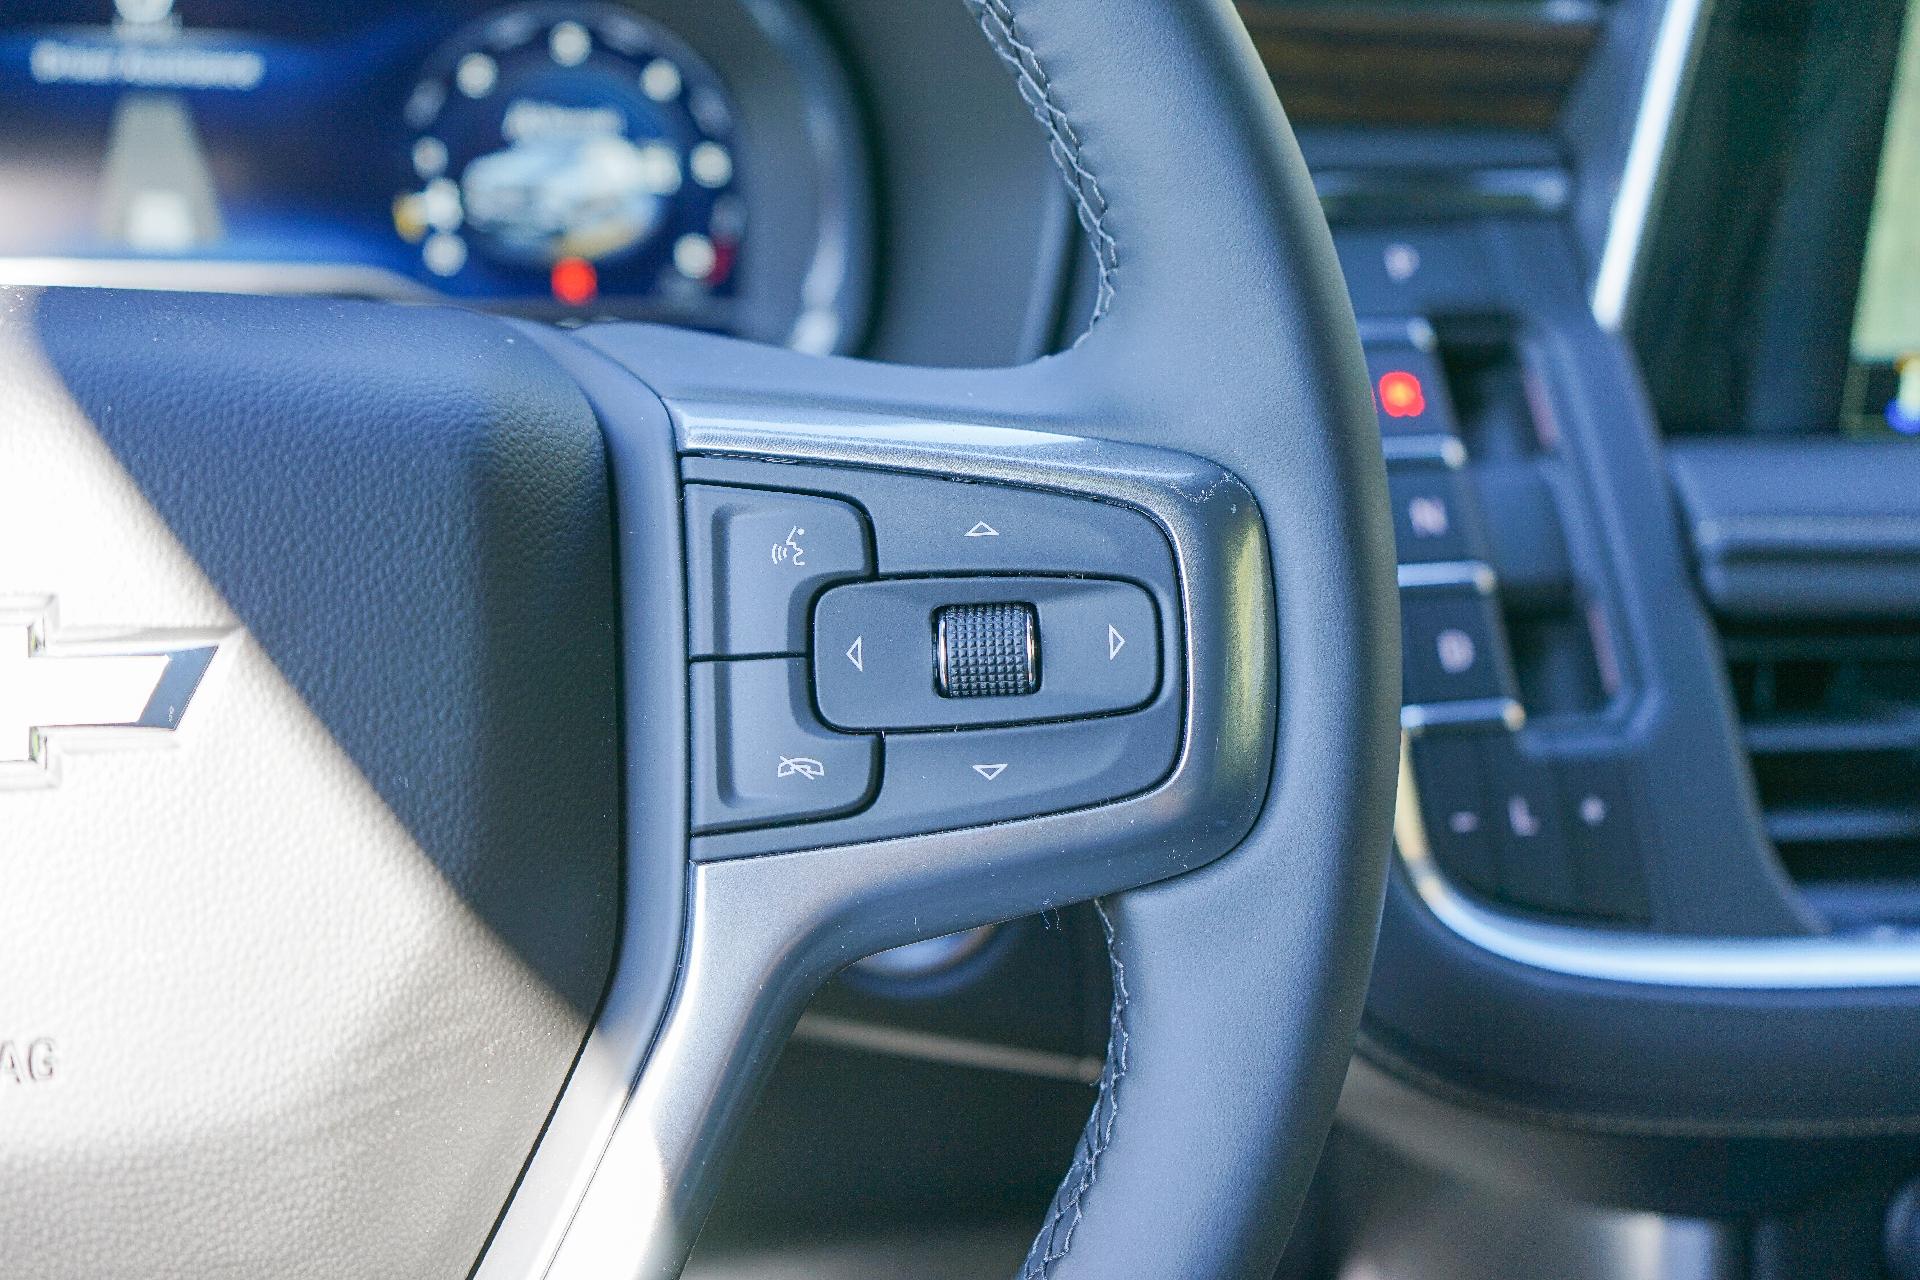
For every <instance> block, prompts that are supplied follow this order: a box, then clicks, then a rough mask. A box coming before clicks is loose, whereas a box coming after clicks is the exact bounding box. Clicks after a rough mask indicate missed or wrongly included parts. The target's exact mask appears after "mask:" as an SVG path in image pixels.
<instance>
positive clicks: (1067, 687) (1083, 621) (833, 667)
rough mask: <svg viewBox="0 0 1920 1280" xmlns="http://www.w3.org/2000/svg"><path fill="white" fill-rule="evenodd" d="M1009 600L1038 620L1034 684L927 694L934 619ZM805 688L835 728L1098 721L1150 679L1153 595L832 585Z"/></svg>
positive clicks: (975, 581)
mask: <svg viewBox="0 0 1920 1280" xmlns="http://www.w3.org/2000/svg"><path fill="white" fill-rule="evenodd" d="M1007 601H1014V602H1018V603H1019V604H1020V605H1023V606H1024V607H1026V608H1028V609H1030V610H1032V611H1033V613H1034V614H1035V615H1037V617H1038V619H1039V637H1038V644H1037V646H1036V650H1035V657H1036V660H1037V663H1038V667H1039V685H1038V687H1037V688H1035V689H1034V690H1033V691H1032V692H1030V693H1020V694H1002V695H999V696H987V697H969V698H954V697H948V696H943V695H942V693H941V691H940V688H939V680H938V668H939V665H940V658H939V647H940V646H939V631H938V615H940V614H941V613H942V612H943V611H944V610H945V609H948V608H951V607H954V606H962V607H965V606H969V605H976V604H997V603H1003V602H1007ZM813 626H814V649H813V669H814V690H815V693H816V695H817V696H818V698H819V701H820V715H821V718H822V719H824V720H825V721H826V722H827V723H828V724H830V725H834V726H836V727H838V728H842V729H944V728H958V727H960V726H963V725H982V724H1016V723H1021V722H1025V721H1033V720H1065V719H1071V718H1073V717H1076V716H1092V715H1103V714H1106V713H1109V712H1114V711H1126V710H1131V709H1133V708H1135V707H1140V706H1144V705H1145V704H1146V703H1147V702H1148V701H1149V700H1150V699H1151V698H1152V697H1153V694H1154V690H1155V688H1156V687H1157V686H1158V685H1159V682H1160V644H1159V626H1158V622H1157V619H1156V618H1155V611H1154V607H1153V597H1152V596H1150V595H1149V594H1148V593H1147V592H1146V591H1145V590H1144V589H1143V588H1141V587H1138V586H1135V585H1134V584H1133V583H1130V582H1114V581H1109V580H1103V579H1088V578H1037V577H1035V578H1029V577H1006V578H1000V577H970V578H890V579H882V580H880V581H877V582H856V583H849V584H846V585H843V586H837V587H833V588H832V589H830V590H828V591H827V592H826V593H825V594H824V595H822V596H821V597H820V603H819V605H818V607H817V608H816V609H815V610H814V623H813Z"/></svg>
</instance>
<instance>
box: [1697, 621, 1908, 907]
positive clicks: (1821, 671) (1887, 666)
mask: <svg viewBox="0 0 1920 1280" xmlns="http://www.w3.org/2000/svg"><path fill="white" fill-rule="evenodd" d="M1724 639H1725V645H1726V653H1727V659H1728V662H1729V665H1730V668H1731V673H1732V678H1733V688H1734V694H1735V697H1736V699H1737V702H1738V706H1739V710H1740V716H1741V720H1742V724H1743V728H1744V731H1745V735H1746V744H1747V750H1748V752H1749V753H1750V755H1751V756H1752V760H1753V775H1754V782H1755V784H1756V786H1757V787H1758V789H1759V794H1760V803H1761V807H1762V809H1763V810H1764V813H1765V818H1766V826H1767V833H1768V835H1769V836H1770V837H1771V838H1772V840H1773V843H1774V845H1775V847H1776V848H1778V850H1779V852H1780V857H1781V860H1782V862H1783V863H1784V864H1785V865H1786V868H1787V871H1788V873H1789V874H1790V875H1791V876H1792V877H1793V878H1794V880H1795V881H1796V882H1798V884H1799V885H1800V887H1801V888H1802V890H1803V891H1804V892H1805V893H1806V895H1807V898H1808V900H1809V902H1810V903H1811V904H1812V905H1813V906H1814V907H1815V908H1816V909H1817V910H1819V911H1820V912H1821V913H1822V914H1823V915H1825V916H1826V917H1827V919H1828V920H1829V922H1830V923H1831V924H1832V925H1833V926H1834V927H1835V928H1836V929H1859V928H1873V927H1878V926H1890V925H1920V627H1916V626H1914V625H1912V624H1902V625H1892V624H1884V625H1871V624H1860V623H1849V624H1846V625H1845V626H1844V627H1842V626H1841V625H1839V624H1834V625H1833V626H1831V627H1826V626H1820V625H1817V624H1809V625H1804V626H1798V627H1794V628H1790V629H1789V628H1753V627H1743V628H1730V629H1729V630H1728V631H1727V632H1726V634H1725V636H1724Z"/></svg>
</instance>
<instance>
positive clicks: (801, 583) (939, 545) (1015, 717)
mask: <svg viewBox="0 0 1920 1280" xmlns="http://www.w3.org/2000/svg"><path fill="white" fill-rule="evenodd" d="M682 474H683V478H684V479H685V481H686V482H687V488H686V493H687V495H688V507H687V510H688V520H687V536H688V542H689V547H688V557H687V560H688V565H689V572H690V573H691V574H692V575H693V579H692V581H690V582H689V584H688V589H689V595H690V597H691V599H692V602H693V613H694V622H693V626H692V634H691V635H690V637H689V639H690V644H691V652H692V654H693V656H694V658H695V661H694V663H693V667H692V702H693V719H694V725H693V749H694V795H693V824H694V831H695V838H694V841H693V852H694V856H695V857H696V858H698V859H703V860H705V859H713V858H728V857H739V856H747V855H751V854H760V853H772V852H781V851H787V850H794V849H805V848H817V847H821V846H826V845H834V844H849V843H856V842H860V841H868V840H878V839H886V838H892V837H899V836H908V835H916V834H923V833H929V832H934V831H942V830H952V829H954V828H958V827H967V826H975V825H983V824H987V823H995V822H1004V821H1009V820H1013V819H1018V818H1024V817H1032V816H1036V815H1040V814H1046V813H1055V812H1060V811H1064V810H1070V809H1077V808H1084V807H1087V806H1090V805H1097V804H1102V803H1106V802H1109V801H1114V800H1119V799H1123V798H1125V797H1127V796H1131V795H1135V794H1138V793H1139V792H1141V791H1144V790H1147V789H1149V788H1151V787H1152V786H1154V785H1155V784H1156V783H1157V782H1159V781H1160V780H1161V779H1163V778H1165V777H1166V776H1167V774H1168V773H1169V772H1171V770H1172V768H1173V765H1174V761H1175V757H1176V755H1177V752H1178V749H1179V744H1180V734H1181V728H1182V724H1183V714H1184V713H1183V707H1182V698H1181V694H1182V680H1181V667H1180V663H1179V661H1178V655H1179V653H1180V652H1181V648H1180V645H1181V636H1180V614H1179V590H1178V580H1177V578H1176V576H1175V573H1174V562H1173V554H1172V549H1171V547H1170V546H1169V545H1168V543H1167V540H1166V537H1165V535H1164V534H1163V533H1162V532H1161V530H1160V527H1159V526H1158V525H1157V524H1156V523H1155V522H1154V521H1152V520H1151V519H1150V518H1148V517H1147V516H1145V515H1144V514H1142V513H1140V512H1138V511H1135V510H1133V509H1131V508H1128V507H1123V506H1120V505H1117V504H1114V503H1110V502H1104V501H1099V500H1096V499H1090V498H1083V497H1076V496H1071V495H1067V494H1058V493H1050V492H1041V491H1036V490H1028V489H1020V488H1014V487H1010V486H1001V485H994V484H983V483H970V482H962V481H956V480H948V479H944V478H939V477H932V476H920V475H908V474H903V473H895V472H884V471H874V470H864V469H856V468H841V467H823V466H813V465H801V464H786V463H769V462H757V461H749V460H742V459H731V458H703V457H695V458H687V459H684V460H683V463H682ZM795 529H798V530H801V532H798V533H792V531H793V530H795ZM790 533H792V537H791V538H789V534H790ZM762 544H765V545H762ZM783 548H784V550H785V551H786V553H787V554H786V555H784V556H783V555H782V554H781V553H782V549H783ZM797 560H799V561H802V562H799V563H796V561H797ZM981 607H986V608H991V609H993V610H997V611H998V612H996V613H995V616H994V618H993V619H992V620H991V621H992V622H993V628H991V629H989V630H987V631H983V632H981V634H980V636H979V637H970V638H969V639H968V643H973V641H974V640H975V639H979V640H981V641H982V642H983V643H984V642H986V641H991V642H992V644H991V645H990V646H989V647H990V648H993V649H995V651H996V652H997V651H998V649H999V648H1004V647H1006V644H1012V643H1013V642H1012V640H1010V639H1009V638H1008V637H1009V636H1011V634H1012V633H1011V631H1008V632H1007V635H1001V634H1000V631H1001V630H1004V629H1006V628H1008V627H1011V626H1012V620H1013V619H1016V618H1020V617H1023V616H1024V617H1026V618H1029V619H1030V627H1031V631H1030V633H1029V636H1028V640H1029V642H1030V653H1027V654H1024V655H1020V656H1023V657H1026V658H1028V659H1030V662H1031V666H1030V668H1025V669H1023V670H1020V671H1015V670H1013V668H1009V669H1008V672H998V669H997V668H996V673H997V674H995V675H994V679H993V680H992V681H987V682H985V683H983V684H980V685H978V686H969V688H970V689H971V691H972V692H973V693H974V694H976V695H977V696H965V697H954V696H948V695H947V693H946V692H944V691H943V688H942V672H943V667H942V651H941V638H942V628H941V620H942V614H943V611H945V610H955V609H958V610H976V609H977V608H981ZM1022 611H1024V614H1023V613H1022ZM1003 614H1004V616H1002V615H1003ZM947 616H948V618H949V620H950V621H954V620H963V621H966V622H968V623H969V625H972V624H978V623H981V622H982V619H983V618H984V616H985V615H981V617H979V618H976V617H974V616H973V614H972V613H970V612H969V613H963V614H949V615H947ZM796 617H797V618H798V622H797V623H796V621H795V619H796ZM703 619H704V620H703ZM957 636H958V633H957V632H949V639H950V640H954V639H955V638H956V637H957ZM1003 641H1004V642H1005V644H1003V643H1002V642H1003ZM763 646H766V647H763ZM1014 647H1015V648H1021V647H1022V646H1020V645H1014ZM983 652H984V651H983ZM767 653H777V654H780V655H788V656H780V657H764V656H758V655H762V654H767ZM747 655H755V656H747ZM952 656H953V655H952V654H951V653H950V654H949V655H948V660H949V661H950V660H951V658H952ZM1014 665H1015V666H1016V667H1018V666H1020V665H1021V664H1020V663H1015V664H1014ZM1009 673H1010V674H1009ZM947 675H948V676H949V677H951V675H952V673H951V672H950V671H949V672H947ZM1015 677H1019V678H1018V679H1016V678H1015ZM1003 678H1004V681H1011V682H1012V683H1005V682H1004V681H1003ZM996 682H1000V683H996ZM1014 684H1025V685H1028V686H1030V687H1029V688H1028V689H1027V690H1026V691H1019V690H1016V689H1015V688H1014V687H1013V686H1014ZM949 687H951V682H950V680H949Z"/></svg>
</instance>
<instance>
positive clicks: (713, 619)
mask: <svg viewBox="0 0 1920 1280" xmlns="http://www.w3.org/2000/svg"><path fill="white" fill-rule="evenodd" d="M685 512H686V534H687V582H688V587H689V592H688V595H689V600H688V629H689V633H690V634H689V637H688V640H689V644H690V647H691V651H692V655H693V656H694V657H696V658H707V657H743V656H747V655H751V654H783V653H785V654H797V653H804V652H805V651H806V632H807V614H808V610H809V608H810V607H811V605H812V603H813V598H814V596H815V595H816V594H818V593H819V590H820V588H821V587H823V586H825V585H826V584H827V583H829V582H833V581H836V580H839V579H845V578H861V577H865V576H866V575H868V574H869V573H871V572H872V571H873V556H872V554H871V553H870V552H869V551H868V550H867V545H868V535H867V522H866V520H865V519H864V518H863V517H862V516H861V515H860V513H859V511H857V510H856V509H854V508H853V507H852V506H850V505H849V504H847V503H845V502H838V501H835V500H834V499H832V498H822V497H817V496H813V495H808V494H799V493H769V492H767V491H765V490H759V489H736V488H720V487H716V486H712V485H688V486H687V490H686V507H685Z"/></svg>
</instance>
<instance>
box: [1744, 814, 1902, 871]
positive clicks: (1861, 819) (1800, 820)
mask: <svg viewBox="0 0 1920 1280" xmlns="http://www.w3.org/2000/svg"><path fill="white" fill-rule="evenodd" d="M1766 822H1767V835H1768V836H1769V837H1770V838H1771V839H1772V840H1773V842H1774V843H1775V844H1777V845H1849V844H1872V845H1887V844H1894V843H1904V842H1907V841H1920V805H1898V806H1896V805H1849V804H1832V805H1793V806H1782V807H1768V808H1767V809H1766ZM1915 869H1916V871H1920V866H1916V868H1915Z"/></svg>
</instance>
